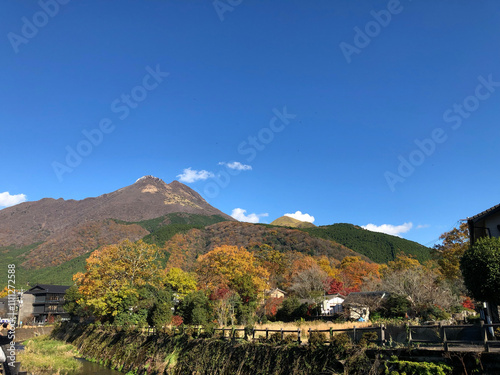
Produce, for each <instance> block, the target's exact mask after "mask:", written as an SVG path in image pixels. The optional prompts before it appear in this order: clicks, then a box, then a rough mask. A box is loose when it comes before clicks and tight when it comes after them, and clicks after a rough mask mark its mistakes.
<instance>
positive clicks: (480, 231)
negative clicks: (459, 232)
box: [467, 204, 500, 322]
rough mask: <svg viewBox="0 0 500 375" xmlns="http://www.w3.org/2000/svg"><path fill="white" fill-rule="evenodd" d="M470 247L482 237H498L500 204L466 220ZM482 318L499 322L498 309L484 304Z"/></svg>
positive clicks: (499, 314)
mask: <svg viewBox="0 0 500 375" xmlns="http://www.w3.org/2000/svg"><path fill="white" fill-rule="evenodd" d="M467 225H468V227H469V240H470V243H471V245H473V244H474V242H476V240H478V239H479V238H482V237H500V204H497V205H496V206H493V207H491V208H488V209H487V210H485V211H483V212H480V213H478V214H477V215H474V216H472V217H468V218H467ZM482 314H484V315H485V316H484V318H486V321H487V322H500V308H499V306H497V305H494V304H491V303H487V302H485V303H484V311H483V312H482Z"/></svg>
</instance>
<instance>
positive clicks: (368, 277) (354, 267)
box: [340, 256, 380, 291]
mask: <svg viewBox="0 0 500 375" xmlns="http://www.w3.org/2000/svg"><path fill="white" fill-rule="evenodd" d="M379 267H380V266H379V265H378V264H376V263H368V262H366V261H364V260H362V259H361V258H360V257H357V256H348V257H345V258H344V259H342V262H341V263H340V281H342V283H343V285H344V288H348V289H351V290H353V291H359V290H361V286H362V285H363V284H364V283H366V282H369V281H370V282H373V281H378V280H379V279H380V273H379Z"/></svg>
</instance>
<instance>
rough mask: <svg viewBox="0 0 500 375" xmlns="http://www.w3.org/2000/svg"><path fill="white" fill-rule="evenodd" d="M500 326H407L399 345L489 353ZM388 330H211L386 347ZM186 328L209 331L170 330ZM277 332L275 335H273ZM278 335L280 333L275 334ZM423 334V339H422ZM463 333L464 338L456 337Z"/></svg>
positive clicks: (498, 343)
mask: <svg viewBox="0 0 500 375" xmlns="http://www.w3.org/2000/svg"><path fill="white" fill-rule="evenodd" d="M498 327H500V324H484V323H483V322H481V324H480V325H443V324H437V325H418V326H416V325H406V326H405V328H406V340H404V342H400V344H405V345H408V346H409V347H412V346H415V345H418V346H422V347H429V348H436V347H438V348H441V347H442V348H443V349H444V350H445V351H449V349H450V346H451V347H453V346H456V345H458V346H466V347H467V346H472V347H477V346H479V347H482V348H484V351H486V352H489V351H491V349H492V348H499V349H500V340H496V339H495V336H494V335H492V332H493V330H495V328H498ZM386 329H387V327H386V326H385V325H384V324H380V325H378V326H372V327H362V328H356V327H354V328H348V329H334V328H333V327H331V328H330V329H323V330H313V329H311V328H309V329H308V330H307V331H306V332H307V335H306V336H305V337H304V335H305V334H306V332H304V331H303V330H301V329H300V328H297V329H296V330H286V329H283V328H281V329H269V328H266V329H257V328H251V329H249V328H235V327H222V328H215V329H213V330H212V332H220V337H221V338H224V339H229V340H236V339H237V338H243V339H245V340H247V341H256V340H259V339H265V340H266V341H268V340H270V338H272V337H275V338H277V339H279V340H281V341H285V339H286V337H287V336H289V335H291V334H292V335H295V337H293V336H292V337H291V338H288V342H297V343H298V344H302V343H304V342H305V341H307V338H309V337H311V334H314V333H316V332H318V333H325V336H326V337H325V339H326V341H325V342H326V343H329V342H332V341H333V338H334V336H335V335H337V334H340V333H345V334H347V335H348V336H349V338H350V339H351V341H352V342H354V343H358V342H359V341H360V340H361V339H362V338H363V335H364V334H365V333H368V332H375V333H376V334H377V335H376V338H373V336H371V338H368V339H367V337H366V336H365V339H367V341H369V342H371V343H375V344H377V345H379V346H384V345H386V344H387V339H386V336H387V334H386ZM187 330H190V332H191V334H193V335H194V336H198V337H199V336H201V335H202V333H204V332H205V333H206V330H205V329H204V328H202V327H201V326H200V327H187V326H180V327H175V328H173V329H172V330H171V331H170V332H171V334H173V335H176V334H184V333H185V332H186V331H187ZM143 332H145V333H147V334H149V335H156V334H157V330H156V329H155V328H152V327H149V328H146V329H145V331H143ZM272 334H274V336H271V335H272ZM276 334H278V335H276ZM422 336H423V338H422ZM454 336H461V338H458V337H454ZM464 336H469V338H466V337H465V338H464Z"/></svg>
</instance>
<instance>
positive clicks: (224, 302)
mask: <svg viewBox="0 0 500 375" xmlns="http://www.w3.org/2000/svg"><path fill="white" fill-rule="evenodd" d="M209 298H210V301H211V302H212V310H213V312H214V314H215V317H216V319H217V323H218V324H219V326H225V325H227V324H228V323H230V324H231V325H234V324H235V323H236V313H237V308H238V304H240V303H241V298H240V297H239V296H238V294H237V293H236V292H234V291H232V290H231V289H229V288H227V287H220V288H216V289H215V290H214V291H213V292H212V293H211V295H210V297H209Z"/></svg>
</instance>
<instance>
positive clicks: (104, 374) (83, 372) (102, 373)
mask: <svg viewBox="0 0 500 375" xmlns="http://www.w3.org/2000/svg"><path fill="white" fill-rule="evenodd" d="M78 360H79V361H81V362H82V364H83V366H82V368H81V369H80V371H78V372H75V373H72V375H118V374H122V375H123V373H121V372H119V371H116V370H111V369H109V368H106V367H104V366H101V365H99V364H97V363H93V362H89V361H86V360H85V359H81V358H78Z"/></svg>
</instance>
